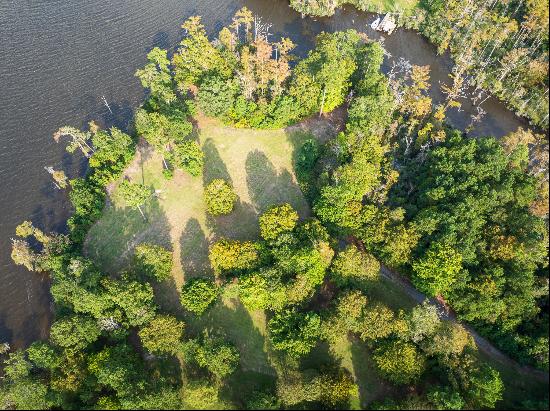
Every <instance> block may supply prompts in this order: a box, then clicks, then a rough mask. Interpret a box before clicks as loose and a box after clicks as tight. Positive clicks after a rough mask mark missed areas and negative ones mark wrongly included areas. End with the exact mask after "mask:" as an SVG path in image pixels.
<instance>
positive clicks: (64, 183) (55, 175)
mask: <svg viewBox="0 0 550 411" xmlns="http://www.w3.org/2000/svg"><path fill="white" fill-rule="evenodd" d="M44 169H45V170H46V171H47V172H48V173H50V175H51V176H52V179H53V181H54V185H55V186H56V187H57V188H58V189H62V188H67V187H68V185H69V179H68V178H67V175H66V174H65V172H64V171H63V170H54V168H53V167H44Z"/></svg>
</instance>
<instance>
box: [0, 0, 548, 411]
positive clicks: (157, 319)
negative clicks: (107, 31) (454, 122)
mask: <svg viewBox="0 0 550 411" xmlns="http://www.w3.org/2000/svg"><path fill="white" fill-rule="evenodd" d="M341 3H351V4H353V5H355V6H356V7H358V8H359V9H361V10H369V11H387V12H393V13H394V14H395V16H396V19H397V21H398V23H399V25H401V26H406V27H412V28H415V29H417V30H419V31H420V32H421V33H422V34H424V35H425V36H427V37H428V38H429V39H430V41H432V42H433V43H435V44H437V46H438V47H439V49H440V51H441V52H444V51H446V50H450V53H451V55H452V57H453V59H454V62H455V67H454V69H453V71H452V76H451V82H450V84H448V85H442V86H441V87H442V92H443V95H444V96H445V98H444V99H443V100H442V101H438V102H436V101H434V100H432V97H430V95H429V93H428V90H429V88H430V87H431V84H430V67H429V66H417V65H405V66H403V67H400V68H399V69H398V70H392V71H390V72H389V73H387V74H384V73H383V72H382V70H381V67H382V64H383V61H384V55H385V50H384V47H383V44H382V43H380V42H378V41H374V40H372V39H370V38H369V37H368V36H367V35H366V34H364V33H361V32H358V31H355V30H347V31H339V32H335V33H321V34H320V35H318V36H317V38H316V42H315V45H314V47H313V48H312V49H311V50H310V51H309V52H308V53H307V55H306V56H305V57H303V58H299V57H297V55H295V54H294V53H293V50H295V48H296V44H294V42H293V40H292V39H291V38H286V37H281V38H278V39H277V40H271V38H274V37H275V36H273V35H271V33H269V29H270V26H269V24H266V23H264V22H263V21H262V19H261V18H260V17H259V16H254V15H253V13H252V12H251V11H250V10H248V9H247V8H242V9H241V10H239V11H238V12H237V13H236V14H235V16H234V18H233V20H232V23H231V24H230V25H228V26H227V27H223V28H222V29H221V31H219V34H218V35H217V36H216V37H215V38H209V37H208V36H207V33H206V30H205V28H204V26H203V24H202V23H201V17H199V16H192V17H189V18H188V19H187V20H186V21H185V22H184V23H183V25H182V28H183V30H184V33H185V36H184V37H183V39H182V40H181V42H180V43H179V45H178V46H177V48H176V49H175V50H174V51H171V50H165V49H161V48H158V47H155V48H153V49H152V50H151V51H150V52H149V53H148V55H147V63H146V64H145V66H144V67H142V68H140V69H138V70H137V72H136V73H135V75H136V77H137V79H138V80H139V81H140V82H141V85H142V86H143V88H144V89H145V90H146V95H147V97H146V100H145V101H144V102H143V104H142V105H141V106H140V107H139V108H137V109H136V111H135V114H134V117H133V121H132V124H131V126H130V127H129V129H128V130H120V129H118V128H115V127H112V128H107V129H102V128H101V127H100V126H99V125H98V124H97V123H95V122H93V121H92V122H90V123H89V126H88V127H87V128H85V129H83V130H81V129H78V128H75V127H72V126H64V127H61V128H59V130H58V131H57V132H56V133H55V134H54V136H53V140H52V141H53V143H54V144H55V143H58V144H64V145H66V149H67V151H68V152H69V153H73V154H74V155H75V156H83V157H84V158H85V159H86V160H87V165H88V167H87V171H86V173H85V175H83V176H82V177H79V178H75V179H69V178H68V177H67V176H66V175H65V172H64V171H63V170H55V169H54V168H51V167H50V168H48V172H49V173H50V174H51V176H52V178H53V181H54V184H55V187H56V189H59V190H66V191H67V193H68V196H69V198H70V201H71V204H72V207H73V213H72V216H71V217H70V218H69V220H68V222H67V227H68V230H67V232H66V233H56V232H44V231H43V230H42V229H40V228H39V227H37V225H39V224H36V223H34V224H33V222H31V221H24V222H22V223H21V224H20V225H19V226H18V227H17V229H16V232H15V233H14V234H15V236H14V238H13V239H12V246H13V247H12V254H11V255H12V259H13V261H14V262H15V263H16V264H18V265H22V266H24V267H26V268H27V269H28V270H30V271H34V272H38V273H47V274H48V276H49V277H50V279H51V295H52V298H53V301H54V304H55V309H54V310H55V319H54V321H53V323H52V325H51V330H50V334H49V339H47V340H44V341H35V342H34V343H32V344H31V345H30V346H29V347H27V348H25V349H11V348H10V346H9V345H8V344H7V343H5V344H3V345H0V361H3V378H2V380H1V381H0V407H1V408H2V409H167V410H168V409H250V410H255V409H312V410H313V409H377V410H383V409H404V410H406V409H489V408H499V409H548V361H549V360H548V344H549V342H548V333H549V318H548V303H549V292H548V283H549V281H548V232H549V230H548V209H549V207H548V198H549V193H548V192H549V188H548V181H549V178H548V161H549V159H548V138H547V136H546V135H545V134H542V133H541V130H544V129H547V128H548V104H547V102H548V69H547V62H548V3H547V2H543V1H538V0H527V1H524V0H510V1H501V2H499V1H492V0H486V1H481V0H468V1H466V2H459V1H455V0H451V1H446V2H443V1H441V0H427V1H422V2H420V3H419V4H416V2H415V1H412V0H397V1H392V2H390V1H384V2H382V1H375V0H369V1H364V0H354V1H345V2H341V1H338V0H291V1H290V5H291V6H292V7H293V8H295V9H296V10H298V11H300V12H302V13H304V15H306V14H307V15H316V16H324V15H331V14H334V13H335V12H336V10H337V7H339V6H341V5H342V4H341ZM388 3H391V8H388V7H389V6H388ZM281 7H287V4H286V2H281ZM519 16H520V17H519ZM470 86H473V87H478V88H479V90H491V93H494V94H495V95H497V96H498V97H499V98H501V99H503V100H504V101H506V102H507V103H508V104H509V106H510V107H512V108H513V109H514V110H515V111H516V112H517V113H518V114H520V115H523V116H526V117H528V118H529V119H530V120H531V122H532V124H533V125H536V126H538V127H539V128H538V129H537V130H538V131H533V130H530V129H522V128H520V129H518V130H517V131H515V132H512V133H509V134H507V135H506V136H504V137H502V138H500V139H496V138H495V137H492V136H486V137H479V138H473V137H471V136H470V135H469V134H468V133H469V131H470V129H468V130H459V129H457V128H454V127H453V126H451V125H450V123H449V122H448V121H447V115H448V113H449V112H450V111H451V110H457V109H459V108H460V106H461V101H462V100H463V97H464V95H463V93H464V89H465V87H470ZM474 126H475V121H473V122H472V125H471V127H472V128H473V127H474Z"/></svg>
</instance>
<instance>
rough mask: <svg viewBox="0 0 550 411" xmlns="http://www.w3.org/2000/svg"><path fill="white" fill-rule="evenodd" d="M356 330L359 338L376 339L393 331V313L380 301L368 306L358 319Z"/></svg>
mask: <svg viewBox="0 0 550 411" xmlns="http://www.w3.org/2000/svg"><path fill="white" fill-rule="evenodd" d="M358 331H359V333H360V334H359V335H360V337H361V339H362V340H363V341H365V340H378V339H381V338H385V337H387V336H389V335H390V334H391V333H392V332H394V313H393V311H392V310H390V309H389V308H388V307H386V306H385V305H383V304H381V303H375V304H374V305H372V306H368V307H367V308H366V309H365V310H364V312H363V315H362V318H361V319H360V320H359V324H358Z"/></svg>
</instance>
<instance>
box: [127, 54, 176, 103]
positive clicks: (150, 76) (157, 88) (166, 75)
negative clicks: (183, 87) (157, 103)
mask: <svg viewBox="0 0 550 411" xmlns="http://www.w3.org/2000/svg"><path fill="white" fill-rule="evenodd" d="M147 60H148V63H147V64H146V65H145V67H144V68H142V69H139V70H137V71H136V77H138V78H139V79H140V81H141V85H142V86H143V87H144V88H147V89H149V90H150V92H151V95H152V96H153V97H154V98H157V99H159V100H161V101H163V102H165V103H168V104H170V103H171V102H173V101H174V100H176V94H175V93H174V90H173V84H172V75H171V73H170V60H168V57H167V51H166V50H162V49H160V48H158V47H155V48H153V50H151V51H150V52H149V54H147Z"/></svg>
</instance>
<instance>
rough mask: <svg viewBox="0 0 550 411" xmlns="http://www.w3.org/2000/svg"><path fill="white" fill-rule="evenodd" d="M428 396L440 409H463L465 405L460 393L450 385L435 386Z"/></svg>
mask: <svg viewBox="0 0 550 411" xmlns="http://www.w3.org/2000/svg"><path fill="white" fill-rule="evenodd" d="M427 398H428V401H430V402H431V403H432V404H433V405H434V406H435V407H436V409H438V410H461V409H463V408H464V405H465V404H464V399H463V398H462V396H461V395H460V393H458V392H456V391H454V390H453V389H451V388H449V387H436V388H433V389H431V390H430V392H428V395H427Z"/></svg>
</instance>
